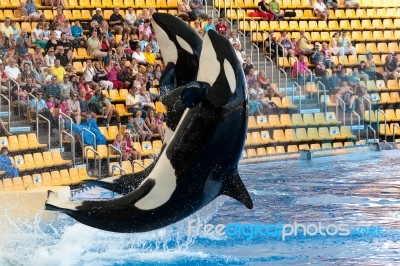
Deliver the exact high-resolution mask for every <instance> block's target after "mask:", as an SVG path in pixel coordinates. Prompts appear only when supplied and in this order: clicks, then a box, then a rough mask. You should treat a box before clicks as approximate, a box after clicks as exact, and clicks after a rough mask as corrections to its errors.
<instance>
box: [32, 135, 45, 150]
mask: <svg viewBox="0 0 400 266" xmlns="http://www.w3.org/2000/svg"><path fill="white" fill-rule="evenodd" d="M28 142H29V146H30V147H37V148H46V147H47V144H42V143H39V141H38V139H37V136H36V134H35V133H28Z"/></svg>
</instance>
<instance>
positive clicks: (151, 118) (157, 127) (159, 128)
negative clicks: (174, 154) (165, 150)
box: [145, 109, 164, 140]
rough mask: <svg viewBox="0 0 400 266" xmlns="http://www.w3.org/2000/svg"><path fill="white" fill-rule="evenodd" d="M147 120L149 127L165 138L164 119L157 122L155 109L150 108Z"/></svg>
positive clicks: (162, 138) (154, 132)
mask: <svg viewBox="0 0 400 266" xmlns="http://www.w3.org/2000/svg"><path fill="white" fill-rule="evenodd" d="M145 122H146V125H147V127H148V128H149V129H150V131H151V132H152V133H153V134H160V138H161V140H164V126H163V124H162V121H161V124H159V123H157V120H156V117H155V113H154V110H153V109H150V111H149V112H148V113H147V117H146V119H145Z"/></svg>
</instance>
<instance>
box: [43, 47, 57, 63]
mask: <svg viewBox="0 0 400 266" xmlns="http://www.w3.org/2000/svg"><path fill="white" fill-rule="evenodd" d="M55 61H56V56H55V53H54V48H53V47H51V48H50V49H49V50H48V51H47V54H46V55H45V56H44V63H45V66H46V67H52V66H54V62H55Z"/></svg>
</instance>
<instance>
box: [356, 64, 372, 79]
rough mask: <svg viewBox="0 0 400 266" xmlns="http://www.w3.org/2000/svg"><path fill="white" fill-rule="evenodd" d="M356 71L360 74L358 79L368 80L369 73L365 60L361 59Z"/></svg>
mask: <svg viewBox="0 0 400 266" xmlns="http://www.w3.org/2000/svg"><path fill="white" fill-rule="evenodd" d="M358 73H359V75H360V80H362V81H365V82H367V81H368V80H369V75H368V73H367V66H366V64H365V61H364V60H362V61H361V62H360V65H359V66H358Z"/></svg>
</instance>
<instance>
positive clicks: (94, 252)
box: [0, 197, 226, 266]
mask: <svg viewBox="0 0 400 266" xmlns="http://www.w3.org/2000/svg"><path fill="white" fill-rule="evenodd" d="M225 199H226V198H225V197H220V198H218V199H216V200H214V201H213V202H212V203H211V204H209V205H208V206H206V207H204V208H203V209H202V210H200V211H199V212H197V213H195V214H193V215H191V216H190V217H188V218H186V219H184V220H182V221H180V222H178V223H176V224H173V225H170V226H167V227H165V228H161V229H159V230H155V231H151V232H147V233H135V234H119V233H113V232H107V231H102V230H98V229H95V228H91V227H88V226H85V225H83V224H80V223H77V222H75V221H74V220H72V219H71V218H69V217H67V216H66V215H64V214H60V215H59V216H58V219H56V221H54V222H49V221H47V220H45V219H42V217H41V213H38V214H37V215H36V217H35V219H34V220H33V221H32V220H30V221H28V220H18V221H13V220H11V219H8V223H9V224H8V225H7V226H6V228H4V229H5V230H3V232H2V234H1V235H0V265H26V264H30V265H82V264H85V265H96V266H98V265H109V264H111V263H117V264H118V263H123V262H126V261H131V262H140V261H143V262H144V261H146V262H151V261H154V262H157V263H159V262H160V261H165V262H167V263H168V262H171V261H173V260H176V259H177V258H179V257H183V256H184V257H187V256H190V257H195V258H203V257H207V256H208V255H206V254H205V253H202V252H191V251H190V247H191V246H192V245H193V244H194V242H195V236H191V235H190V236H188V234H187V224H188V221H189V220H192V219H195V220H197V221H199V222H201V223H206V222H208V221H209V220H211V218H212V217H213V215H215V214H216V212H217V211H218V208H219V207H220V206H221V205H222V204H223V203H224V201H225Z"/></svg>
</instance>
